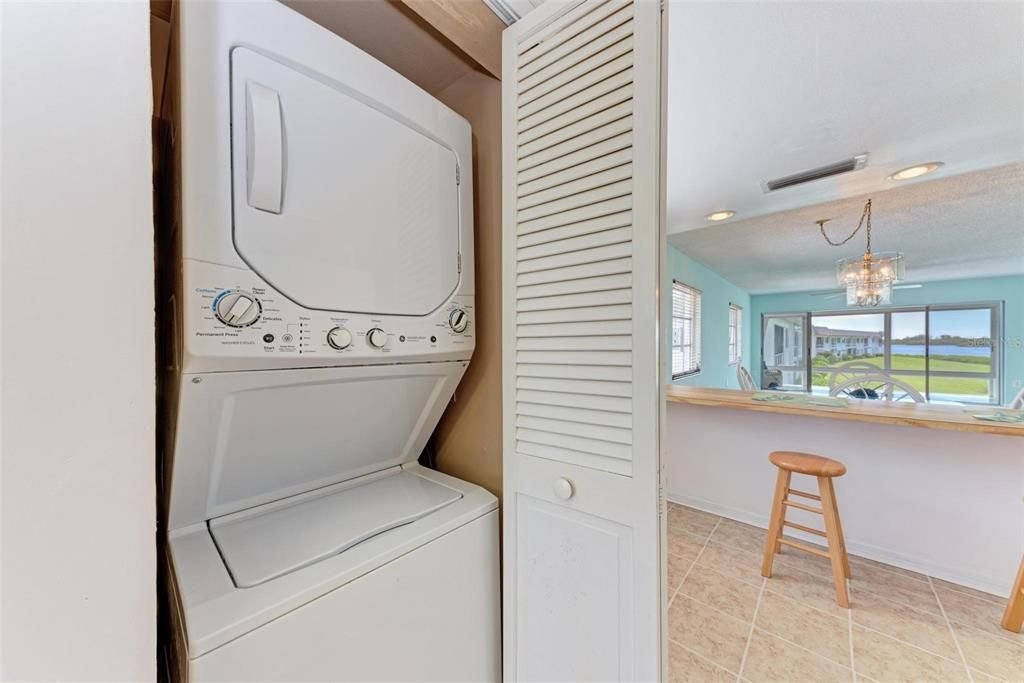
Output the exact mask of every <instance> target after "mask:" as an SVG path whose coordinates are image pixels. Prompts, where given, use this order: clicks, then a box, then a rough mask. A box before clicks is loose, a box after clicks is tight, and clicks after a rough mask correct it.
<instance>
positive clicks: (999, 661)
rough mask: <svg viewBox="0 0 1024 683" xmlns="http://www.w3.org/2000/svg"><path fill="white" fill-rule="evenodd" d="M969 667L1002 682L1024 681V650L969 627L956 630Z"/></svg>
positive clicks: (1019, 646)
mask: <svg viewBox="0 0 1024 683" xmlns="http://www.w3.org/2000/svg"><path fill="white" fill-rule="evenodd" d="M953 629H954V630H955V631H956V639H957V641H959V643H960V648H961V649H962V650H963V651H964V657H966V658H967V665H968V666H970V667H971V668H973V669H978V670H979V671H982V672H984V673H986V674H989V676H994V677H996V678H997V679H999V680H1003V681H1024V646H1022V645H1018V644H1017V643H1013V642H1010V641H1009V640H1005V639H1003V638H997V637H995V636H993V635H990V634H988V633H985V632H982V631H978V630H977V629H973V628H970V627H967V626H954V627H953Z"/></svg>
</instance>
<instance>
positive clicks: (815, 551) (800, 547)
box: [779, 538, 832, 560]
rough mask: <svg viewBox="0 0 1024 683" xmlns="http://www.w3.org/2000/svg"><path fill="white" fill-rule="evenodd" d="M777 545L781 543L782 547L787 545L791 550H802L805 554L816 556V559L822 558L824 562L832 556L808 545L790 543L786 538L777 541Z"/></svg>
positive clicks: (795, 542)
mask: <svg viewBox="0 0 1024 683" xmlns="http://www.w3.org/2000/svg"><path fill="white" fill-rule="evenodd" d="M779 543H781V544H783V545H788V546H789V547H791V548H796V549H797V550H803V551H804V552H805V553H810V554H811V555H817V556H818V557H824V558H825V559H826V560H831V559H832V556H831V555H829V554H828V552H827V551H825V550H818V549H817V548H815V547H813V546H809V545H807V544H805V543H800V542H799V541H791V540H789V539H788V538H780V539H779Z"/></svg>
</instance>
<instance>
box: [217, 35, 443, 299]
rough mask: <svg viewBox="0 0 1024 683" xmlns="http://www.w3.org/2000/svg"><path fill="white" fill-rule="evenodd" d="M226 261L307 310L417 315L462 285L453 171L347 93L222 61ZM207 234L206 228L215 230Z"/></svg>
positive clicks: (237, 53) (242, 52)
mask: <svg viewBox="0 0 1024 683" xmlns="http://www.w3.org/2000/svg"><path fill="white" fill-rule="evenodd" d="M231 117H232V121H231V123H232V126H231V128H232V133H231V145H232V173H233V176H234V177H233V180H232V184H233V191H234V198H233V214H234V242H235V249H236V250H237V251H238V253H239V254H240V255H241V257H242V258H243V259H244V260H245V262H246V263H247V264H249V266H250V267H251V268H252V269H253V270H255V271H256V272H257V273H259V274H260V276H261V277H263V279H265V280H266V281H267V282H269V283H270V284H271V285H273V286H274V287H275V288H276V289H278V290H279V291H280V292H282V293H283V294H285V295H286V296H287V297H288V298H290V299H292V300H293V301H295V302H296V303H297V304H299V305H301V306H304V307H306V308H314V309H321V310H330V311H345V312H351V313H369V314H385V315H426V314H428V313H430V312H431V311H433V310H434V309H436V308H438V307H439V306H441V305H442V304H444V303H445V301H446V300H447V299H448V298H449V297H450V296H451V294H452V293H453V292H454V291H455V287H456V286H457V284H458V281H459V221H460V216H459V195H458V193H459V187H458V184H457V173H458V160H457V158H456V155H455V152H454V151H453V150H452V149H451V148H449V147H447V146H446V145H445V144H444V143H442V142H441V141H439V140H436V139H434V138H431V137H429V136H428V135H427V134H426V133H425V132H422V131H420V130H417V129H414V128H413V127H411V126H410V125H408V124H407V122H405V121H403V119H402V118H401V116H400V115H399V114H397V113H395V112H392V111H388V110H385V109H384V108H383V107H382V106H380V105H379V104H376V103H374V102H372V101H368V100H366V99H365V98H361V96H360V95H359V93H356V92H353V91H349V90H347V89H346V88H345V86H344V84H341V83H337V82H334V81H329V80H328V79H326V78H325V77H322V76H319V75H318V74H315V73H312V72H309V73H305V72H300V71H297V70H296V69H293V68H291V67H288V66H285V65H283V64H280V63H278V62H276V61H274V60H272V59H269V58H267V57H264V56H262V55H259V54H256V53H255V52H252V51H251V50H249V49H246V48H242V47H237V48H235V49H234V50H232V53H231ZM212 227H213V226H211V229H212Z"/></svg>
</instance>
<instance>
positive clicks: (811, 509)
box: [782, 500, 825, 515]
mask: <svg viewBox="0 0 1024 683" xmlns="http://www.w3.org/2000/svg"><path fill="white" fill-rule="evenodd" d="M782 504H783V505H787V506H789V507H791V508H796V509H798V510H807V512H813V513H814V514H816V515H824V514H825V511H824V510H822V509H821V508H814V507H811V506H810V505H804V504H803V503H798V502H796V501H794V500H784V501H782Z"/></svg>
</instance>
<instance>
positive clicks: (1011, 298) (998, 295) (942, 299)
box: [670, 253, 1024, 403]
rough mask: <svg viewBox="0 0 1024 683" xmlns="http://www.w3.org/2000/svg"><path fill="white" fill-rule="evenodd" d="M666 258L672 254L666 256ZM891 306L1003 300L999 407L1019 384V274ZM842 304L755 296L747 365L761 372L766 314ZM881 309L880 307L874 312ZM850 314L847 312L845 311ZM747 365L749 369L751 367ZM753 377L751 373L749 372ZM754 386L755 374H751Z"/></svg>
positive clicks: (1023, 332)
mask: <svg viewBox="0 0 1024 683" xmlns="http://www.w3.org/2000/svg"><path fill="white" fill-rule="evenodd" d="M670 256H671V253H670ZM893 298H894V299H895V302H894V305H893V306H892V307H894V308H899V307H900V306H922V305H925V304H956V303H986V302H993V301H1005V302H1006V304H1005V306H1004V309H1003V347H1002V355H1003V396H1002V398H1003V402H1004V403H1005V402H1007V401H1010V400H1012V399H1013V397H1014V396H1016V395H1017V392H1019V391H1020V389H1021V386H1022V385H1024V275H1011V276H1006V277H990V278H975V279H969V280H943V281H939V282H926V283H924V287H922V288H921V289H902V290H897V291H895V292H893ZM842 303H843V300H842V299H839V300H835V301H831V302H829V304H830V305H827V306H826V305H823V304H822V301H821V297H819V296H811V295H810V294H809V293H807V292H793V293H789V294H755V295H753V296H751V297H750V316H749V317H750V322H751V323H752V324H750V325H748V326H747V331H748V333H749V335H750V339H749V343H750V349H751V350H752V351H753V355H750V354H747V357H748V358H751V359H752V363H751V364H750V366H752V367H754V368H760V367H761V316H762V315H763V314H765V313H799V312H802V311H831V310H837V309H843V308H844V306H842ZM885 308H886V307H884V306H880V307H879V308H878V310H884V309H885ZM846 310H849V309H846ZM750 366H748V367H750ZM752 372H753V371H752ZM753 374H754V378H755V381H756V380H757V379H758V377H759V373H758V372H753Z"/></svg>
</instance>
